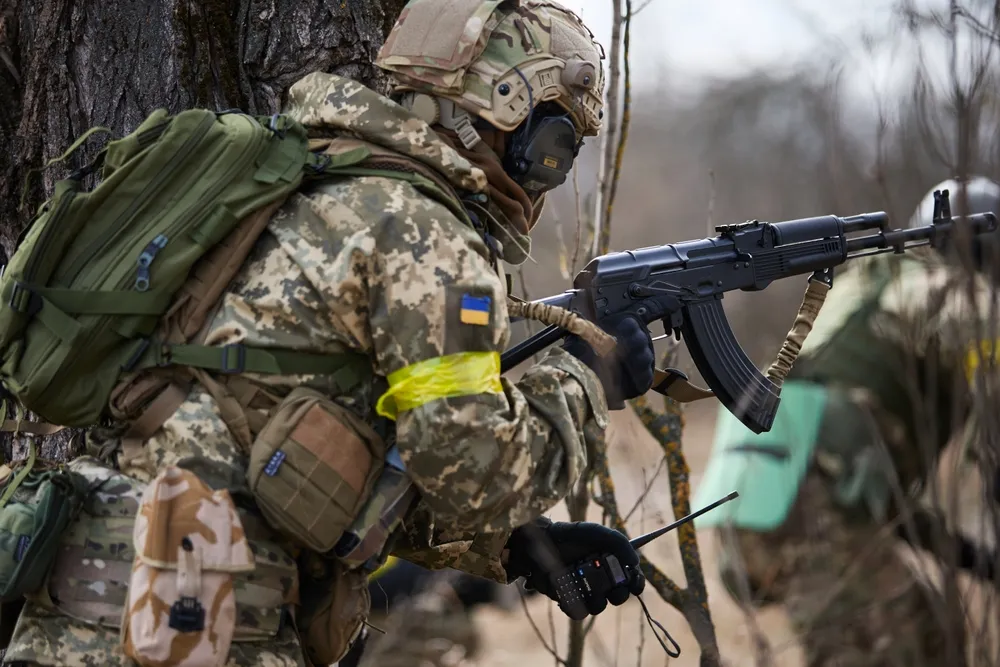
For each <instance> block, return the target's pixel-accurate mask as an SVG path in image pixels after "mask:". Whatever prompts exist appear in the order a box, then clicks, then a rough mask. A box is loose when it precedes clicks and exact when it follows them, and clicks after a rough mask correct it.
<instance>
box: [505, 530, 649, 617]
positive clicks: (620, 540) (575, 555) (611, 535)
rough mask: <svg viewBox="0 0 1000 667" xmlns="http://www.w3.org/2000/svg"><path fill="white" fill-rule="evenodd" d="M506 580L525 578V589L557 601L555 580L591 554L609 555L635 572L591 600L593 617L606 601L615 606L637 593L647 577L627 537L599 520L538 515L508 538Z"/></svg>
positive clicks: (590, 608) (606, 603) (590, 607)
mask: <svg viewBox="0 0 1000 667" xmlns="http://www.w3.org/2000/svg"><path fill="white" fill-rule="evenodd" d="M507 549H508V550H509V553H508V557H507V565H506V570H507V579H508V580H509V581H513V580H514V579H517V578H518V577H524V578H525V580H526V581H525V584H526V586H525V587H526V588H528V589H529V590H530V589H534V590H536V591H538V592H539V593H541V594H542V595H545V596H547V597H549V598H551V599H552V600H555V601H556V602H558V601H559V598H558V597H557V596H556V592H555V585H554V583H553V582H554V579H555V577H557V576H558V575H560V574H563V572H564V571H566V570H568V569H569V568H571V567H573V566H574V565H576V564H577V563H579V562H580V561H582V560H584V559H586V558H590V557H593V556H599V555H602V554H611V555H613V556H615V557H616V558H617V559H618V562H619V563H621V565H622V567H623V568H624V567H629V566H631V568H632V570H633V571H634V574H633V575H632V577H631V579H630V581H629V583H628V584H622V585H621V586H619V587H617V588H613V589H611V590H610V591H609V592H608V594H607V596H606V597H605V598H599V599H591V600H590V601H589V602H588V604H587V611H588V612H589V613H590V614H591V615H593V616H596V615H597V614H600V613H601V612H602V611H604V610H605V609H606V608H607V606H608V603H609V602H610V603H611V604H613V605H615V606H618V605H621V604H624V603H625V602H626V601H627V600H628V596H629V594H630V593H631V594H634V595H639V594H640V593H642V589H643V587H644V586H645V585H646V579H645V578H644V577H643V576H642V572H640V571H639V554H638V553H637V552H636V550H635V549H633V548H632V545H630V544H629V543H628V538H627V537H625V536H624V535H622V534H621V533H619V532H618V531H617V530H613V529H611V528H608V527H607V526H602V525H601V524H599V523H589V522H586V521H581V522H577V523H568V522H562V521H560V522H556V523H553V522H552V521H550V520H549V519H547V518H545V517H539V518H538V519H536V520H534V521H532V522H531V523H529V524H526V525H524V526H521V527H520V528H518V529H516V530H515V531H514V532H513V533H512V534H511V536H510V539H509V540H507Z"/></svg>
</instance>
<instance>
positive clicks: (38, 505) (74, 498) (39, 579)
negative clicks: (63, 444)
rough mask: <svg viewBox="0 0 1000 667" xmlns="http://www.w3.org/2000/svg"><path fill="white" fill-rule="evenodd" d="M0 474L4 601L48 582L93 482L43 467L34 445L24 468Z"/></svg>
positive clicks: (1, 597)
mask: <svg viewBox="0 0 1000 667" xmlns="http://www.w3.org/2000/svg"><path fill="white" fill-rule="evenodd" d="M0 475H2V477H0V479H2V481H0V601H3V602H9V601H11V600H16V599H18V598H20V597H22V596H23V595H26V594H29V593H32V592H34V591H36V590H38V589H39V588H41V587H42V585H43V584H44V583H45V577H46V576H48V573H49V570H50V569H51V568H52V563H53V561H54V560H55V557H56V554H57V552H58V549H59V539H60V537H61V535H62V532H63V531H64V530H65V529H66V527H67V526H68V525H69V523H70V521H71V520H72V519H73V517H74V516H75V515H76V513H77V512H78V511H79V509H80V507H81V505H82V504H83V500H84V498H85V496H86V493H87V484H86V481H85V480H83V479H82V478H81V477H79V476H78V475H75V474H74V473H72V472H70V471H69V470H66V469H65V468H63V467H61V466H60V467H49V468H47V469H46V468H42V467H41V466H40V465H37V464H36V463H35V448H34V445H33V444H32V445H31V450H30V454H29V457H28V459H27V461H26V462H25V463H24V464H22V465H21V466H20V467H19V468H18V469H16V470H14V469H12V468H10V467H8V466H6V465H5V466H3V467H2V473H0Z"/></svg>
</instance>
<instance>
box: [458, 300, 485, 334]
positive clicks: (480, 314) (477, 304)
mask: <svg viewBox="0 0 1000 667" xmlns="http://www.w3.org/2000/svg"><path fill="white" fill-rule="evenodd" d="M491 303H492V300H491V299H490V297H488V296H472V295H471V294H463V295H462V309H461V310H460V311H459V319H460V320H461V322H462V324H475V325H476V326H481V327H485V326H487V325H488V324H489V323H490V304H491Z"/></svg>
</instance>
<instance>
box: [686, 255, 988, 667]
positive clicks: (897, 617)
mask: <svg viewBox="0 0 1000 667" xmlns="http://www.w3.org/2000/svg"><path fill="white" fill-rule="evenodd" d="M993 298H994V292H993V289H992V286H991V285H989V284H988V283H987V282H986V281H985V280H984V279H983V278H982V276H980V275H978V274H977V275H975V276H973V277H971V278H970V276H969V274H968V273H967V272H964V271H958V270H956V269H955V268H954V265H953V264H951V263H949V262H948V261H946V260H944V259H942V258H941V256H940V255H939V254H937V253H936V252H934V251H927V252H920V251H918V252H913V253H908V254H907V255H906V256H897V255H882V256H878V257H874V258H871V259H869V260H860V261H858V262H857V263H855V264H852V265H851V267H850V268H849V269H848V270H846V271H845V272H844V273H843V274H842V275H840V276H838V278H837V280H836V283H835V285H834V288H833V289H832V290H831V292H830V293H829V295H828V297H827V301H826V305H825V306H824V309H823V311H822V312H821V313H820V316H819V317H818V318H817V321H816V325H815V329H814V330H813V332H812V333H811V334H810V337H809V338H808V339H807V341H806V343H805V346H804V348H803V350H802V353H801V356H800V357H799V359H798V361H797V362H796V366H795V368H794V369H793V372H792V374H791V376H790V378H789V379H790V380H792V379H793V378H794V379H796V380H805V381H810V382H817V383H820V384H822V385H824V386H825V387H826V389H827V400H826V403H825V407H824V409H823V414H822V416H821V421H820V428H819V432H818V434H817V436H816V444H815V450H814V452H813V455H812V457H811V459H810V460H809V463H808V467H807V469H806V471H805V472H804V474H803V479H802V481H801V484H799V485H798V487H797V490H796V491H795V492H794V495H793V496H792V498H793V499H794V500H793V502H791V504H790V509H789V510H788V514H787V515H786V516H785V517H784V518H783V519H782V521H781V522H780V525H779V526H777V527H775V528H771V529H757V530H755V529H752V528H747V527H734V526H733V525H728V526H726V527H723V528H720V529H719V532H718V536H719V539H720V542H721V546H722V548H723V558H722V559H723V564H722V566H723V577H724V580H725V581H726V583H727V587H728V588H729V591H730V594H731V595H733V596H734V597H736V598H737V599H740V600H744V601H747V602H751V601H755V602H758V603H760V602H780V603H783V604H784V606H785V608H786V609H787V611H788V613H789V615H790V617H791V620H792V623H793V624H794V626H795V628H796V629H797V631H798V633H799V635H800V638H801V641H802V642H803V646H804V649H805V653H806V659H807V664H808V665H810V667H819V666H832V665H851V666H852V667H854V666H862V667H863V666H865V665H870V666H872V667H875V666H881V665H943V664H963V662H964V658H963V646H962V614H961V612H960V611H959V610H957V609H956V608H955V607H954V606H953V605H952V603H953V602H954V600H953V599H949V598H948V597H947V596H945V595H943V594H942V593H941V592H940V591H939V590H937V589H936V588H935V587H933V586H931V585H929V584H928V583H927V581H925V580H923V578H922V577H920V576H919V575H918V574H917V573H915V572H914V571H913V570H911V569H910V568H908V567H907V565H906V562H905V560H906V553H905V550H904V551H901V547H900V542H899V541H898V540H896V539H894V535H893V525H894V524H892V522H891V521H890V519H892V518H893V516H894V515H898V512H899V511H900V510H902V509H904V508H907V507H911V508H912V506H913V505H912V502H913V498H912V495H911V494H910V491H912V490H913V488H914V486H915V485H919V483H920V482H921V480H923V479H925V478H926V476H927V475H928V474H929V473H930V471H931V469H932V467H933V466H934V461H935V459H936V458H937V456H938V455H939V453H940V452H941V450H942V449H943V448H944V447H945V446H946V444H947V443H948V441H949V439H950V434H952V433H954V432H955V431H956V430H961V425H962V423H963V421H964V419H965V415H966V414H967V411H968V408H969V406H970V402H971V396H970V391H969V383H968V378H967V373H966V371H967V359H968V353H969V351H970V349H974V348H975V347H976V345H977V341H978V340H980V339H985V338H987V336H990V335H991V334H990V333H989V331H990V327H989V324H990V317H991V315H990V313H995V311H994V310H992V309H991V308H995V306H996V304H995V303H993V302H992V301H991V300H992V299H993ZM993 335H995V334H993ZM781 418H782V416H781V414H780V413H779V419H781ZM785 418H787V419H795V418H797V416H791V415H785ZM742 442H752V440H750V439H745V440H742ZM719 444H721V441H718V440H717V447H719ZM731 444H732V445H735V444H736V443H735V440H734V442H733V443H731ZM804 444H805V443H801V442H791V441H790V442H788V443H787V445H788V447H789V448H794V447H798V446H802V445H804ZM775 447H777V448H776V449H774V450H773V452H774V455H775V456H776V457H778V456H780V455H785V456H787V452H788V451H790V450H788V449H784V450H782V451H779V450H781V449H782V448H781V446H775ZM726 449H732V447H730V446H729V445H727V446H726ZM783 453H784V454H783ZM716 456H717V459H716V461H713V463H716V462H717V463H718V464H719V465H723V461H726V462H728V463H730V464H732V463H734V462H735V461H736V460H737V457H738V455H737V454H735V453H734V452H730V453H726V451H725V449H724V450H722V451H721V452H720V450H719V449H717V450H716ZM755 483H756V482H755V479H754V475H753V470H752V466H751V465H747V466H746V467H745V468H742V469H741V473H740V476H739V478H738V482H737V486H736V488H737V489H739V490H741V491H742V492H744V493H745V494H747V495H749V494H750V493H752V492H753V491H754V486H755ZM796 484H797V482H796ZM887 522H888V523H889V524H890V525H887ZM702 525H704V522H703V524H702Z"/></svg>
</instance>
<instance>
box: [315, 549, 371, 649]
mask: <svg viewBox="0 0 1000 667" xmlns="http://www.w3.org/2000/svg"><path fill="white" fill-rule="evenodd" d="M371 602H372V599H371V593H369V591H368V572H367V571H364V570H358V569H350V568H349V567H348V566H346V565H344V564H343V563H341V562H339V561H338V560H336V559H333V558H323V557H321V556H316V555H313V556H311V557H309V562H308V563H307V565H306V566H305V567H304V568H303V572H302V602H301V606H300V607H299V610H298V619H297V624H298V627H299V636H300V638H301V641H302V648H303V649H304V650H305V652H306V656H307V657H308V658H309V661H310V662H311V663H312V664H313V665H317V666H319V665H332V664H335V663H337V662H338V661H339V660H340V659H341V658H343V657H344V656H345V655H346V654H347V652H348V650H350V648H351V645H352V644H353V643H354V642H355V641H356V640H357V638H358V636H359V635H360V634H361V630H362V628H363V627H364V623H365V621H366V619H367V618H368V612H369V611H370V610H371Z"/></svg>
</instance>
